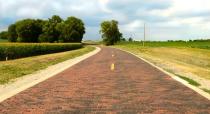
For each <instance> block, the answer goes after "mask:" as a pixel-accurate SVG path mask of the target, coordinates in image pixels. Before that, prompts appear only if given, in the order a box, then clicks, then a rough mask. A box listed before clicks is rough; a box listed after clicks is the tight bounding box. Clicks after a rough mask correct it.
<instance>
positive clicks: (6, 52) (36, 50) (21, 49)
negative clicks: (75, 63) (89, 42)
mask: <svg viewBox="0 0 210 114" xmlns="http://www.w3.org/2000/svg"><path fill="white" fill-rule="evenodd" d="M79 48H82V44H81V43H0V60H1V61H2V60H9V59H17V58H22V57H29V56H35V55H43V54H50V53H57V52H64V51H70V50H74V49H79Z"/></svg>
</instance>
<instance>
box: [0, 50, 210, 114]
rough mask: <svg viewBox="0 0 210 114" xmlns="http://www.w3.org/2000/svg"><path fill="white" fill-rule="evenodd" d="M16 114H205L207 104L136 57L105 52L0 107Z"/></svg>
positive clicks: (1, 113) (1, 112) (209, 107)
mask: <svg viewBox="0 0 210 114" xmlns="http://www.w3.org/2000/svg"><path fill="white" fill-rule="evenodd" d="M112 53H114V55H115V56H114V57H112ZM112 63H114V64H115V70H114V71H111V70H110V65H111V64H112ZM22 113H23V114H40V113H46V114H84V113H94V114H95V113H96V114H105V113H113V114H118V113H119V114H136V113H154V114H174V113H178V114H183V113H188V114H192V113H193V114H194V113H196V114H210V101H208V100H207V99H206V98H204V97H202V96H200V95H199V94H197V93H196V92H194V91H192V90H191V89H189V88H187V87H185V86H184V85H182V84H180V83H179V82H176V81H174V80H173V79H172V78H170V77H169V76H167V75H166V74H164V73H162V72H161V71H159V70H157V69H156V68H154V67H152V66H150V65H148V64H147V63H145V62H143V61H141V60H140V59H138V58H137V57H134V56H133V55H131V54H128V53H125V52H122V51H120V50H116V49H111V48H107V47H105V48H102V51H101V52H99V53H98V54H96V55H94V56H92V57H90V58H88V59H86V60H84V61H82V62H80V63H78V64H77V65H75V66H73V67H71V68H69V69H67V70H65V71H64V72H62V73H60V74H58V75H56V76H54V77H52V78H50V79H48V80H46V81H44V82H42V83H40V84H38V85H35V86H34V87H32V88H29V89H27V90H25V91H23V92H21V93H19V94H17V95H15V96H13V97H11V98H9V99H7V100H5V101H4V102H2V103H0V114H22Z"/></svg>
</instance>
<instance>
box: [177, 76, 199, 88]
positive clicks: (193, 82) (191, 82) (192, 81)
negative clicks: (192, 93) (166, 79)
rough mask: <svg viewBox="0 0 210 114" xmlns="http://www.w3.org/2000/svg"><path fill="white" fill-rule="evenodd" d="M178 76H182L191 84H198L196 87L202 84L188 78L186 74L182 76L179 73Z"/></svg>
mask: <svg viewBox="0 0 210 114" xmlns="http://www.w3.org/2000/svg"><path fill="white" fill-rule="evenodd" d="M177 76H178V77H180V78H182V79H183V80H185V81H187V82H188V83H189V84H191V85H193V86H196V87H199V86H201V84H199V83H198V82H196V81H195V80H193V79H190V78H187V77H184V76H180V75H177Z"/></svg>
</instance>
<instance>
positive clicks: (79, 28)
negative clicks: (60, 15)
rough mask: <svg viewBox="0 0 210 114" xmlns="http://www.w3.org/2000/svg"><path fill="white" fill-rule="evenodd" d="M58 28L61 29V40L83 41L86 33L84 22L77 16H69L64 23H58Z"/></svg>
mask: <svg viewBox="0 0 210 114" xmlns="http://www.w3.org/2000/svg"><path fill="white" fill-rule="evenodd" d="M56 28H57V30H59V31H60V33H61V35H60V37H59V41H60V42H81V41H82V38H83V35H84V34H85V27H84V23H83V21H82V20H81V19H78V18H76V17H68V18H67V20H66V21H64V23H60V24H58V25H57V27H56Z"/></svg>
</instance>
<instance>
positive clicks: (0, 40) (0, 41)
mask: <svg viewBox="0 0 210 114" xmlns="http://www.w3.org/2000/svg"><path fill="white" fill-rule="evenodd" d="M4 42H8V41H7V40H5V39H0V43H4Z"/></svg>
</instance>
